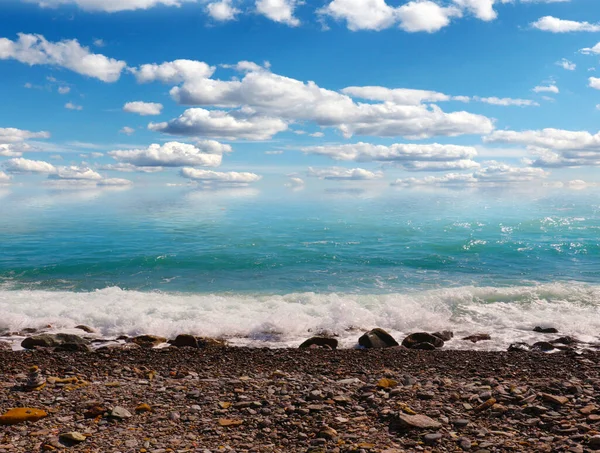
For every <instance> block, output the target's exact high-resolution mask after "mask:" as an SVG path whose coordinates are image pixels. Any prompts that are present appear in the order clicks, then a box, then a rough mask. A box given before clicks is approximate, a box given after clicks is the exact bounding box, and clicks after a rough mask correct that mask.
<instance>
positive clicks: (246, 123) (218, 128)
mask: <svg viewBox="0 0 600 453" xmlns="http://www.w3.org/2000/svg"><path fill="white" fill-rule="evenodd" d="M287 127H288V126H287V124H286V123H285V122H284V121H282V120H280V119H279V118H271V117H264V116H248V117H243V116H234V115H233V114H232V113H228V112H224V111H220V110H205V109H201V108H194V109H188V110H186V111H185V112H183V114H182V115H181V116H180V117H179V118H176V119H174V120H171V121H169V122H168V123H150V124H149V125H148V128H149V129H150V130H153V131H158V132H164V133H167V134H171V135H188V136H206V137H216V138H224V139H228V140H235V139H247V140H267V139H270V138H271V137H272V136H273V135H275V134H277V133H278V132H282V131H284V130H286V129H287Z"/></svg>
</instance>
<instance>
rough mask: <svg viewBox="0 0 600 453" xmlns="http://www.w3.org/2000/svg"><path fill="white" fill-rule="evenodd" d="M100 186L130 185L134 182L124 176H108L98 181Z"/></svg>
mask: <svg viewBox="0 0 600 453" xmlns="http://www.w3.org/2000/svg"><path fill="white" fill-rule="evenodd" d="M97 184H98V185H99V186H130V185H132V184H133V182H131V181H130V180H129V179H122V178H106V179H101V180H100V181H98V183H97Z"/></svg>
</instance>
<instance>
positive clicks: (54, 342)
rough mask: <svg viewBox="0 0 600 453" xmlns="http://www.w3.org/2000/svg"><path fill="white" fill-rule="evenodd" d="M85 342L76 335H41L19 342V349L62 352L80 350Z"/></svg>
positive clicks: (84, 345)
mask: <svg viewBox="0 0 600 453" xmlns="http://www.w3.org/2000/svg"><path fill="white" fill-rule="evenodd" d="M87 344H88V343H87V341H86V340H84V339H83V338H81V337H80V336H77V335H71V334H68V333H57V334H48V333H45V334H41V335H34V336H32V337H27V338H25V339H24V340H23V341H22V342H21V347H23V348H25V349H33V348H57V347H60V348H61V349H64V350H80V349H81V348H82V347H86V346H87Z"/></svg>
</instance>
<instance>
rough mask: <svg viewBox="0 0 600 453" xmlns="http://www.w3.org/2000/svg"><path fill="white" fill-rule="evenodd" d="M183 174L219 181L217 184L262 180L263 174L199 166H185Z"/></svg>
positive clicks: (194, 178)
mask: <svg viewBox="0 0 600 453" xmlns="http://www.w3.org/2000/svg"><path fill="white" fill-rule="evenodd" d="M181 176H183V177H184V178H189V179H192V180H194V181H200V182H206V183H217V184H236V185H246V184H250V183H253V182H257V181H260V179H262V176H259V175H257V174H254V173H248V172H235V171H229V172H217V171H212V170H200V169H197V168H190V167H184V168H182V169H181Z"/></svg>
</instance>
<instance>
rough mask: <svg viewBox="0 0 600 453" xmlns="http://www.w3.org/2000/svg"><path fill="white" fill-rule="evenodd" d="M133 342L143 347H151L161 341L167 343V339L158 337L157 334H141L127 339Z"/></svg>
mask: <svg viewBox="0 0 600 453" xmlns="http://www.w3.org/2000/svg"><path fill="white" fill-rule="evenodd" d="M127 341H129V342H131V343H135V344H137V345H139V346H141V347H142V348H146V349H150V348H153V347H155V346H158V345H159V344H161V343H166V342H167V339H166V338H164V337H157V336H155V335H139V336H137V337H135V338H131V339H129V340H127Z"/></svg>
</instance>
